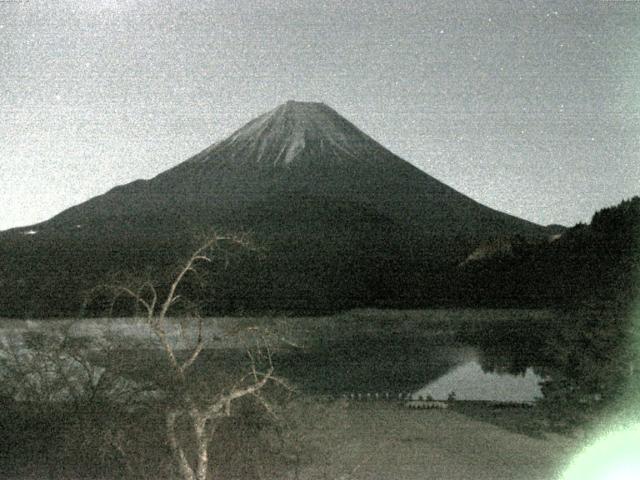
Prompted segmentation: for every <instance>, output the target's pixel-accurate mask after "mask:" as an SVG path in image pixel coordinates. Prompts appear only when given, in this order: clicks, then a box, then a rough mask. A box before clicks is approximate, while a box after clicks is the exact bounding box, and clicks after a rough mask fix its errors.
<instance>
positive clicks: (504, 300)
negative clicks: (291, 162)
mask: <svg viewBox="0 0 640 480" xmlns="http://www.w3.org/2000/svg"><path fill="white" fill-rule="evenodd" d="M639 205H640V199H639V198H638V197H635V198H633V199H631V200H628V201H625V202H622V203H621V204H620V205H618V206H616V207H611V208H606V209H604V210H601V211H599V212H597V213H596V214H595V215H594V217H593V219H592V222H591V224H589V225H584V224H578V225H576V226H574V227H572V228H570V229H568V230H566V231H564V233H563V234H562V235H560V236H559V238H555V239H553V240H551V239H547V240H532V239H527V238H524V237H514V238H509V239H498V240H496V241H495V242H494V243H499V245H498V246H497V247H495V248H494V247H492V246H491V245H490V243H489V247H488V248H487V249H488V250H489V251H490V253H491V254H489V255H486V256H485V257H484V258H481V259H479V260H474V261H469V262H466V263H464V260H465V258H467V257H468V256H469V254H470V252H473V251H474V249H476V247H477V245H478V243H479V240H473V239H470V238H456V239H451V238H441V237H438V236H437V235H436V234H433V235H431V236H425V235H424V234H422V233H419V232H418V231H416V232H413V233H411V232H409V233H408V232H407V230H406V229H403V230H402V231H399V230H396V229H395V226H394V224H393V222H391V221H390V220H389V219H387V218H384V217H375V218H374V216H369V217H367V218H362V219H360V220H361V221H357V222H355V223H354V221H353V219H354V218H355V217H354V216H353V214H352V212H351V211H350V210H349V206H348V205H345V206H342V207H340V208H338V207H335V206H334V207H335V212H333V213H332V214H331V215H328V216H324V217H323V218H297V217H295V216H292V214H291V212H286V213H287V215H284V214H283V216H282V218H286V220H287V222H286V223H282V222H273V221H272V220H273V219H265V221H264V225H262V226H260V225H258V227H257V228H256V229H255V230H254V231H253V234H252V237H253V238H254V244H255V246H256V248H254V249H250V250H247V251H244V252H239V251H235V252H232V253H231V254H229V252H224V253H223V254H221V256H220V258H221V262H222V263H220V264H217V265H212V266H211V268H210V269H209V271H208V272H207V274H206V275H205V277H204V278H201V279H200V280H199V281H198V282H197V284H196V283H194V282H192V284H191V285H190V286H187V288H191V289H193V290H192V291H189V292H188V293H189V294H190V295H189V297H190V298H194V299H198V301H199V302H200V304H201V310H202V313H204V314H211V315H215V314H243V313H252V314H255V313H282V312H285V313H304V314H314V313H325V312H334V311H337V310H344V309H349V308H356V307H364V306H367V307H371V306H373V307H395V308H398V307H399V308H403V307H404V308H419V307H481V306H486V307H508V308H518V307H554V308H558V307H566V306H570V305H577V304H588V303H598V304H599V303H602V302H617V303H620V304H629V302H630V301H631V299H632V298H633V296H634V294H635V293H636V292H637V283H634V274H635V273H634V272H636V271H637V270H638V241H639V238H640V233H639V226H638V222H639V220H638V219H639V218H640V214H639V209H640V206H639ZM303 210H304V209H302V210H300V209H298V210H296V211H298V212H299V213H300V215H304V213H303ZM301 212H302V213H301ZM345 215H346V217H348V218H349V219H350V222H346V221H343V220H341V216H345ZM372 215H373V214H372ZM147 220H148V221H146V223H147V224H148V225H149V228H148V229H147V230H139V229H138V230H136V231H137V232H138V233H137V234H136V236H132V235H131V234H126V232H127V225H120V226H119V227H117V228H114V226H113V224H112V225H111V226H110V227H109V228H106V227H102V226H101V225H93V226H89V227H86V226H85V227H84V231H83V232H82V233H81V234H78V235H68V234H65V232H64V231H62V230H61V231H60V232H57V233H56V231H54V232H53V233H47V235H44V234H43V235H41V236H40V235H32V236H26V235H17V234H13V235H7V234H5V235H3V237H2V238H0V287H1V289H2V295H1V296H0V316H4V317H17V318H20V317H57V316H63V317H64V316H66V317H77V316H79V315H83V316H94V315H104V314H105V306H106V305H105V304H104V303H103V302H100V301H94V302H92V303H90V304H89V306H88V307H87V299H88V298H89V297H90V295H89V291H90V290H91V288H92V287H94V286H96V285H99V284H101V283H105V282H112V281H117V282H124V283H126V282H129V283H131V282H132V281H133V282H134V283H135V281H136V280H137V281H141V280H146V279H150V280H153V281H154V282H155V283H156V284H157V285H158V287H159V288H160V290H162V288H163V279H168V278H171V274H172V273H173V268H174V267H175V265H177V264H179V263H180V260H181V259H182V258H183V257H184V256H185V255H186V254H187V253H188V252H190V251H192V250H193V248H194V245H197V242H198V237H197V236H194V235H193V234H192V233H191V230H189V229H187V228H186V227H185V226H184V225H180V228H183V227H184V228H185V229H182V230H179V229H178V224H179V221H178V220H176V225H177V226H176V228H177V230H176V231H175V232H177V231H182V232H186V233H175V232H173V231H172V232H164V233H158V231H157V229H156V228H154V227H153V226H152V225H153V219H147ZM276 223H277V224H278V228H277V229H276V228H275V227H273V225H275V224H276ZM345 225H349V227H348V228H347V227H345ZM118 229H119V230H118ZM164 284H165V285H164V287H165V288H166V281H164ZM115 307H116V309H115V310H113V313H115V314H121V315H127V314H130V313H131V312H130V311H127V310H126V309H118V305H116V306H115Z"/></svg>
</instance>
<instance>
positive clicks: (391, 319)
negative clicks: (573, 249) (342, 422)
mask: <svg viewBox="0 0 640 480" xmlns="http://www.w3.org/2000/svg"><path fill="white" fill-rule="evenodd" d="M551 321H552V320H551V319H550V317H549V315H547V314H545V313H544V312H536V311H533V312H526V311H505V310H500V311H469V310H465V311H456V310H438V311H416V312H382V311H373V312H367V311H365V312H360V313H353V312H351V313H349V314H346V316H342V317H340V316H336V317H325V318H322V319H314V318H308V319H264V318H262V319H255V320H252V319H243V320H237V319H223V320H219V321H214V320H213V319H211V320H210V321H208V322H207V328H206V331H205V337H207V338H208V339H209V340H211V346H215V347H216V348H213V349H212V350H208V351H206V352H205V353H203V355H202V356H201V359H200V360H199V363H198V364H197V365H196V366H195V367H196V368H197V370H198V371H199V372H200V373H201V374H203V375H210V373H209V372H214V371H216V370H220V369H221V368H223V369H224V368H225V367H224V365H225V364H229V365H230V364H233V363H235V362H237V361H242V358H241V357H242V348H243V345H244V344H246V343H247V342H246V340H247V339H246V338H243V337H242V336H238V335H237V334H235V333H234V334H229V332H230V331H232V330H234V327H237V326H238V325H239V324H244V325H251V324H252V323H256V324H259V325H261V326H263V327H268V329H270V330H271V331H273V332H277V334H276V337H280V336H283V335H284V336H290V337H293V338H294V339H295V342H294V343H296V344H298V345H300V346H301V347H300V348H296V347H291V346H290V345H288V344H287V345H285V348H278V349H275V350H274V354H273V361H274V365H276V368H277V370H278V372H279V374H280V375H282V376H284V377H286V378H288V379H289V380H290V381H291V382H293V383H294V384H297V385H298V387H299V388H300V389H301V390H303V391H306V392H310V393H319V394H330V395H344V394H347V395H349V394H358V393H360V394H365V395H366V394H367V393H370V394H373V395H374V394H375V393H378V394H379V395H380V396H383V397H386V394H388V396H389V397H390V398H397V397H398V395H399V394H402V395H403V396H407V395H412V396H413V398H420V397H423V398H427V397H429V396H430V397H432V398H434V399H441V400H445V399H447V398H448V397H449V395H450V394H451V393H452V392H453V393H454V394H455V398H456V399H458V400H487V401H504V402H529V401H533V400H535V399H537V398H540V397H541V395H542V394H541V390H540V386H539V383H540V382H541V381H542V376H541V374H540V373H539V372H540V371H541V370H540V369H541V367H544V366H545V359H544V357H543V356H542V355H541V353H540V352H542V351H543V350H544V348H543V342H544V340H543V339H544V338H545V335H548V331H549V325H550V322H551ZM59 327H64V328H66V329H67V331H69V332H71V334H72V335H74V336H88V337H92V338H99V339H101V340H104V339H108V340H109V341H114V339H120V340H118V341H122V342H124V344H126V343H127V342H130V341H134V342H137V345H140V344H142V345H145V346H146V347H147V349H146V350H145V352H142V353H141V352H139V351H137V350H134V349H131V350H130V351H129V352H128V353H127V351H126V348H125V349H121V350H119V353H118V355H119V358H120V360H121V361H122V362H126V364H127V365H126V366H125V367H124V370H135V369H140V368H142V365H144V364H146V363H149V364H153V363H154V362H156V361H157V358H158V357H157V353H156V354H153V353H149V352H153V350H154V343H153V342H152V337H151V336H149V334H148V330H147V329H146V327H145V326H144V324H141V323H140V322H139V321H135V320H132V319H116V320H111V319H103V320H80V321H76V322H75V323H71V322H46V321H28V322H23V321H14V320H11V321H3V322H0V339H4V340H6V339H9V338H15V339H19V338H20V337H21V336H22V334H23V333H24V332H25V331H29V332H47V331H51V330H52V329H54V328H59ZM169 330H170V334H171V335H172V336H173V338H174V340H175V341H176V343H177V345H178V346H183V347H184V346H187V345H189V344H190V343H191V342H192V341H193V339H194V338H195V337H196V334H195V332H194V331H193V329H190V326H189V324H188V322H187V323H185V322H181V321H179V320H175V321H173V323H172V326H171V328H170V329H169ZM285 331H286V332H285ZM285 333H286V335H285ZM220 339H222V340H220ZM127 357H128V359H127ZM154 358H155V360H154ZM147 368H149V367H147ZM145 371H146V370H145ZM144 374H146V373H144V371H143V373H142V374H141V375H140V376H141V377H142V376H143V375H144Z"/></svg>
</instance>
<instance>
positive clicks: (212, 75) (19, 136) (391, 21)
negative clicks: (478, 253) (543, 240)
mask: <svg viewBox="0 0 640 480" xmlns="http://www.w3.org/2000/svg"><path fill="white" fill-rule="evenodd" d="M0 89H1V93H0V114H1V117H0V118H1V121H0V229H6V228H9V227H13V226H20V225H26V224H31V223H35V222H37V221H41V220H45V219H47V218H49V217H51V216H52V215H54V214H56V213H58V212H59V211H61V210H63V209H64V208H67V207H69V206H71V205H74V204H76V203H79V202H81V201H84V200H86V199H88V198H90V197H92V196H95V195H97V194H100V193H104V192H105V191H106V190H108V189H110V188H111V187H113V186H115V185H118V184H122V183H125V182H129V181H132V180H134V179H137V178H150V177H152V176H154V175H156V174H157V173H159V172H161V171H163V170H165V169H167V168H169V167H171V166H173V165H175V164H177V163H179V162H181V161H183V160H185V159H186V158H188V157H189V156H191V155H192V154H195V153H197V152H198V151H200V150H201V149H203V148H205V147H207V146H208V145H210V144H211V143H213V142H215V141H218V140H220V139H222V138H224V137H225V136H227V135H228V134H230V133H231V132H232V131H233V130H235V129H236V128H238V127H240V126H242V125H243V124H244V123H245V122H247V121H248V120H250V119H251V118H253V117H255V116H257V115H258V114H260V113H263V112H265V111H267V110H270V109H272V108H274V107H276V106H277V105H279V104H280V103H282V102H284V101H286V100H288V99H296V100H309V101H322V102H325V103H327V104H329V105H330V106H332V107H333V108H334V109H336V110H337V111H338V112H340V113H341V114H342V115H344V116H345V117H347V118H348V119H349V120H351V121H352V122H353V123H355V124H356V125H358V126H359V127H360V128H361V129H362V130H364V131H365V132H367V133H368V134H370V135H371V136H373V137H374V138H375V139H376V140H378V141H379V142H380V143H382V144H383V145H385V146H386V147H387V148H389V149H390V150H391V151H393V152H394V153H396V154H398V155H400V156H401V157H403V158H404V159H406V160H408V161H410V162H411V163H413V164H415V165H416V166H418V167H420V168H422V169H423V170H425V171H426V172H427V173H429V174H431V175H432V176H434V177H436V178H438V179H439V180H441V181H443V182H445V183H447V184H449V185H450V186H452V187H454V188H456V189H458V190H459V191H461V192H463V193H465V194H467V195H469V196H470V197H472V198H474V199H476V200H478V201H480V202H482V203H484V204H486V205H489V206H491V207H493V208H497V209H499V210H503V211H506V212H509V213H512V214H515V215H518V216H521V217H523V218H526V219H529V220H532V221H535V222H538V223H542V224H548V223H563V224H566V225H570V224H573V223H576V222H578V221H587V220H588V219H589V218H590V216H591V215H592V213H593V212H594V211H595V210H597V209H599V208H602V207H604V206H608V205H612V204H615V203H618V202H619V201H620V200H622V199H623V198H628V197H630V196H632V195H634V194H635V195H637V194H640V1H572V2H568V1H563V2H553V1H532V2H530V1H524V0H522V1H521V0H518V1H511V2H510V1H493V0H491V1H451V0H446V1H440V0H435V1H424V2H397V1H381V0H366V1H357V0H341V1H333V0H328V1H321V0H310V1H307V0H297V1H287V0H283V1H278V0H270V1H266V0H264V1H255V2H250V1H242V0H235V1H231V0H222V1H204V0H190V1H187V0H181V1H151V0H121V1H120V0H82V1H81V0H0Z"/></svg>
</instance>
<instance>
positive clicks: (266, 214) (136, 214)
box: [0, 102, 547, 315]
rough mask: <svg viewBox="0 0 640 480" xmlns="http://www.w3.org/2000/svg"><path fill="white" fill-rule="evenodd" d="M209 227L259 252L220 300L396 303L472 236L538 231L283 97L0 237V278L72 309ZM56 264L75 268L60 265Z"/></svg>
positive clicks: (456, 257) (269, 304)
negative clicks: (246, 239)
mask: <svg viewBox="0 0 640 480" xmlns="http://www.w3.org/2000/svg"><path fill="white" fill-rule="evenodd" d="M206 229H216V230H218V231H221V230H224V231H229V230H231V231H237V230H243V231H250V232H252V233H253V234H254V236H255V238H256V242H257V243H258V244H259V245H261V246H263V247H264V249H265V251H266V252H267V254H266V255H265V256H264V258H263V260H261V262H262V263H261V267H260V268H255V267H254V266H252V263H255V262H253V261H249V260H246V261H245V262H244V264H243V263H242V262H240V263H241V265H239V266H237V268H236V269H235V270H232V271H231V272H230V273H229V274H228V276H227V277H224V279H219V280H218V283H217V287H216V288H217V290H216V291H217V292H222V293H219V295H218V297H217V302H218V305H221V304H224V305H229V307H228V308H238V302H240V303H243V305H242V307H246V308H289V307H291V308H302V309H309V308H311V309H313V308H325V306H331V307H336V306H350V305H356V304H357V305H364V304H372V303H376V302H396V303H397V302H400V303H403V302H407V301H409V300H408V299H411V298H422V297H423V296H424V291H423V290H424V284H425V283H426V282H428V281H429V279H433V274H434V272H438V271H442V270H443V269H446V268H447V267H449V266H453V265H456V264H457V263H459V262H460V261H462V260H463V259H464V258H465V257H466V255H468V254H469V253H470V251H472V249H473V247H474V246H475V245H477V244H478V243H479V242H480V241H483V240H487V239H490V238H493V237H496V236H511V235H522V236H525V237H528V238H529V237H532V238H535V237H538V238H539V237H545V236H546V235H547V230H546V229H545V228H544V227H540V226H538V225H535V224H533V223H530V222H527V221H524V220H521V219H518V218H516V217H513V216H510V215H507V214H504V213H501V212H497V211H495V210H492V209H490V208H488V207H486V206H483V205H481V204H479V203H477V202H475V201H473V200H471V199H470V198H468V197H466V196H464V195H462V194H461V193H459V192H457V191H455V190H454V189H452V188H450V187H448V186H446V185H445V184H443V183H441V182H439V181H438V180H436V179H434V178H433V177H431V176H429V175H427V174H426V173H424V172H422V171H420V170H418V169H417V168H415V167H414V166H412V165H411V164H409V163H407V162H406V161H404V160H402V159H401V158H399V157H397V156H396V155H394V154H393V153H391V152H389V151H388V150H387V149H385V148H384V147H382V146H381V145H380V144H378V143H377V142H376V141H374V140H373V139H371V138H370V137H369V136H367V135H366V134H364V133H363V132H361V131H360V130H359V129H358V128H357V127H355V126H354V125H352V124H351V123H350V122H349V121H347V120H346V119H344V118H343V117H341V116H340V115H339V114H338V113H336V112H335V111H334V110H333V109H331V108H329V107H327V106H326V105H324V104H320V103H302V102H287V103H286V104H283V105H281V106H279V107H277V108H276V109H274V110H272V111H271V112H268V113H266V114H264V115H262V116H260V117H258V118H256V119H255V120H253V121H251V122H249V123H248V124H247V125H245V126H244V127H242V128H241V129H239V130H238V131H236V132H235V133H234V134H232V135H231V136H230V137H229V138H227V139H225V140H223V141H221V142H219V143H217V144H214V145H212V146H211V147H209V148H207V149H205V150H204V151H202V152H200V153H199V154H197V155H195V156H194V157H192V158H190V159H189V160H187V161H185V162H183V163H181V164H179V165H177V166H176V167H174V168H172V169H170V170H167V171H165V172H163V173H161V174H160V175H158V176H156V177H155V178H153V179H150V180H137V181H135V182H132V183H129V184H127V185H123V186H120V187H116V188H114V189H112V190H110V191H109V192H107V193H105V194H104V195H100V196H98V197H95V198H93V199H91V200H89V201H87V202H84V203H82V204H80V205H77V206H75V207H72V208H70V209H68V210H66V211H64V212H62V213H61V214H59V215H57V216H55V217H53V218H52V219H50V220H48V221H46V222H43V223H40V224H38V225H34V226H31V227H27V228H23V229H14V230H12V231H8V232H4V233H2V234H0V259H2V258H5V259H6V262H5V266H4V267H2V268H3V271H0V275H2V277H0V279H1V278H4V279H6V280H5V281H6V282H7V283H9V284H12V283H13V281H14V279H16V278H18V279H19V280H21V281H22V282H23V283H24V285H25V288H23V289H22V290H21V291H22V292H24V291H27V292H28V291H36V290H38V289H39V290H40V291H48V290H47V289H48V288H52V294H51V295H49V294H48V296H49V297H53V298H54V299H55V300H54V301H53V304H52V305H51V304H47V305H48V306H43V305H44V304H43V302H42V301H41V300H33V299H32V300H30V301H31V302H32V303H33V302H35V303H34V305H35V307H34V308H35V311H36V312H38V314H52V313H55V312H61V313H64V314H66V313H72V310H73V308H75V306H77V305H78V302H79V301H80V300H79V297H80V295H81V294H80V292H79V291H78V285H85V284H88V283H90V282H94V283H95V282H98V281H99V280H100V278H102V277H103V276H104V275H106V274H107V273H108V272H110V271H119V270H141V269H144V268H145V266H146V265H155V266H158V265H162V266H168V265H170V264H171V263H172V262H173V261H175V258H176V257H179V255H181V254H184V253H185V250H186V248H187V246H188V245H190V244H191V243H190V241H189V239H190V238H192V237H193V234H194V232H199V231H203V230H206ZM27 231H34V232H36V233H35V234H33V235H24V233H25V232H27ZM56 251H58V252H62V253H64V255H62V254H59V255H58V256H59V257H61V258H62V257H64V258H65V260H64V262H65V263H64V264H61V263H60V262H61V260H57V259H56V257H55V256H54V255H52V254H51V252H56ZM64 265H73V268H74V271H73V272H72V273H71V274H64V275H62V273H61V272H64V271H65V267H64ZM52 272H57V273H56V274H55V275H54V273H52ZM56 275H57V277H56ZM60 276H63V277H67V280H66V283H65V282H60V279H59V277H60ZM27 278H28V279H29V280H26V279H27ZM225 282H226V283H225ZM229 282H230V283H232V284H233V285H235V287H234V288H230V287H229V285H228V283H229ZM44 285H48V286H44ZM56 291H57V292H58V294H55V292H56ZM27 296H29V294H28V293H27ZM69 296H71V297H73V301H71V300H69V301H68V305H62V303H64V302H65V300H64V299H65V297H69ZM29 298H31V297H29ZM45 303H47V302H45ZM9 304H10V305H12V306H11V308H10V309H9V310H10V311H11V312H15V311H16V308H17V309H18V310H19V306H16V305H15V302H13V301H11V300H9V301H8V302H7V305H9ZM2 308H3V305H1V304H0V315H2ZM32 310H33V309H32ZM14 314H15V313H14Z"/></svg>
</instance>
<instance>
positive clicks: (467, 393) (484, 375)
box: [411, 360, 542, 403]
mask: <svg viewBox="0 0 640 480" xmlns="http://www.w3.org/2000/svg"><path fill="white" fill-rule="evenodd" d="M541 381H542V378H541V377H540V376H539V375H537V374H536V373H535V372H534V371H533V368H531V367H528V368H526V369H525V371H524V373H522V374H517V375H512V374H510V373H496V372H487V371H485V370H483V368H482V366H481V365H480V364H479V363H478V362H477V361H475V360H472V361H469V362H466V363H464V364H462V365H459V366H456V367H454V368H453V369H452V370H450V371H449V372H447V373H446V374H445V375H443V376H442V377H440V378H438V379H436V380H434V381H432V382H430V383H428V384H427V385H425V386H424V387H422V388H421V389H419V390H418V391H416V392H414V393H413V394H412V395H411V396H412V398H413V399H415V400H418V399H433V400H448V399H450V398H455V399H456V400H480V401H490V402H517V403H524V402H533V401H535V400H537V399H539V398H542V390H541V388H540V382H541Z"/></svg>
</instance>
